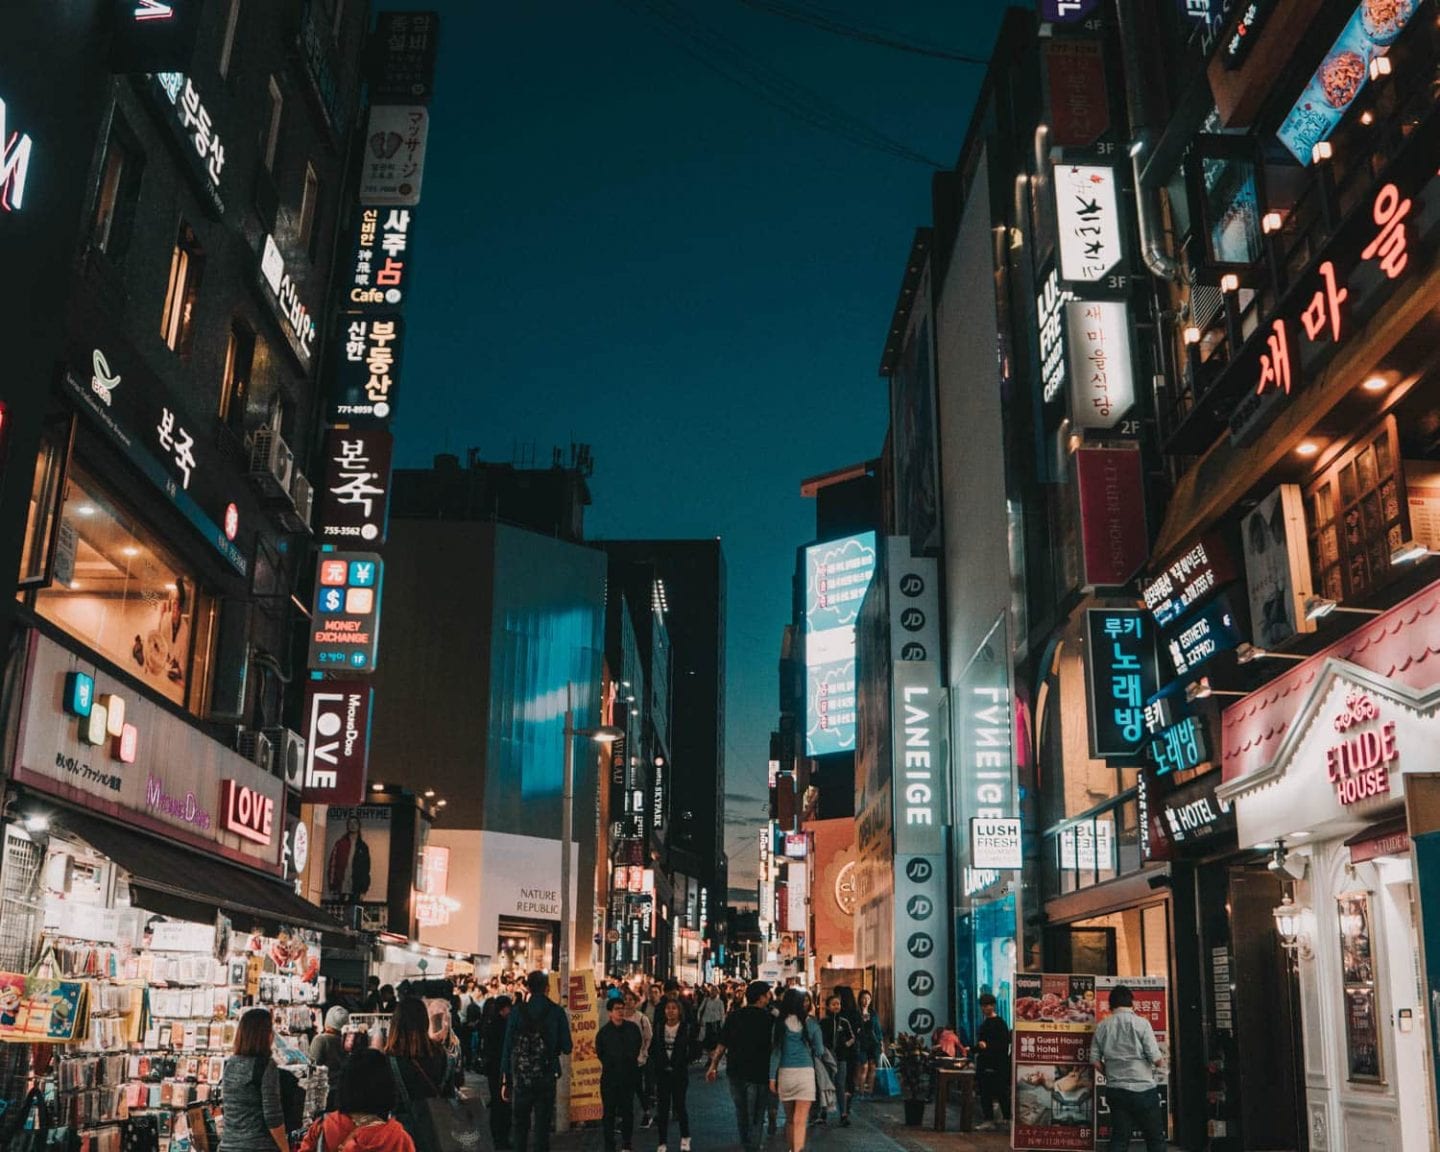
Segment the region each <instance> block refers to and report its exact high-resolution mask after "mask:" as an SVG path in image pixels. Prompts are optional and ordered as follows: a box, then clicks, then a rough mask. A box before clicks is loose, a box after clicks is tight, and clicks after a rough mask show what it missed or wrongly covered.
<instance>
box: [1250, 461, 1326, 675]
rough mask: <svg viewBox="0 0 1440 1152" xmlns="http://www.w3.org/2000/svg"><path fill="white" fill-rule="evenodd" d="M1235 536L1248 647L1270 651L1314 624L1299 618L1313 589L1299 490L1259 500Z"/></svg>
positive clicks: (1285, 487) (1290, 487)
mask: <svg viewBox="0 0 1440 1152" xmlns="http://www.w3.org/2000/svg"><path fill="white" fill-rule="evenodd" d="M1240 536H1241V539H1242V540H1243V541H1244V545H1245V582H1246V584H1247V586H1248V587H1249V590H1250V631H1251V633H1252V639H1253V640H1254V642H1255V643H1256V644H1258V645H1259V646H1260V647H1262V648H1274V647H1275V646H1276V645H1279V644H1283V643H1284V642H1285V641H1286V640H1288V639H1290V637H1292V636H1294V635H1295V634H1296V633H1297V632H1313V631H1314V630H1315V625H1314V623H1313V622H1312V621H1310V620H1307V619H1306V618H1305V601H1306V599H1307V598H1308V597H1309V596H1310V595H1311V594H1312V592H1313V591H1314V590H1313V588H1312V587H1311V582H1310V549H1309V545H1308V543H1307V541H1306V535H1305V501H1304V497H1303V496H1302V495H1301V493H1300V488H1299V485H1296V484H1282V485H1280V487H1278V488H1276V489H1275V490H1274V491H1273V492H1271V493H1270V494H1269V495H1268V496H1266V497H1265V499H1263V500H1261V501H1260V503H1259V504H1258V505H1256V507H1255V509H1254V511H1252V512H1251V513H1250V514H1249V515H1248V516H1246V517H1245V519H1244V521H1243V522H1242V524H1241V526H1240Z"/></svg>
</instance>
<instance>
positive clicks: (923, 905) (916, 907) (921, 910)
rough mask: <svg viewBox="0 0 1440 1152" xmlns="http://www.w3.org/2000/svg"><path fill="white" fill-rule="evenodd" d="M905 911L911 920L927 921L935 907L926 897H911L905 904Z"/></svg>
mask: <svg viewBox="0 0 1440 1152" xmlns="http://www.w3.org/2000/svg"><path fill="white" fill-rule="evenodd" d="M905 911H906V912H907V913H909V915H910V919H912V920H928V919H930V913H932V912H934V911H935V905H934V904H933V903H932V902H931V900H930V897H928V896H923V895H917V896H911V897H910V899H909V900H907V901H906V903H905Z"/></svg>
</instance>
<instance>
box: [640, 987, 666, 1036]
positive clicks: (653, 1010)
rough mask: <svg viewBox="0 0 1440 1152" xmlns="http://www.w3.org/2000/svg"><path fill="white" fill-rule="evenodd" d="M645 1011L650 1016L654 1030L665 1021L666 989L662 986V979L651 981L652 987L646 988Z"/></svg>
mask: <svg viewBox="0 0 1440 1152" xmlns="http://www.w3.org/2000/svg"><path fill="white" fill-rule="evenodd" d="M643 1011H644V1013H645V1015H646V1016H648V1017H650V1026H651V1028H652V1030H653V1029H658V1028H659V1027H660V1025H661V1024H663V1023H665V989H664V988H662V987H661V986H660V981H658V980H652V981H650V987H649V988H647V989H646V990H645V1007H644V1009H643Z"/></svg>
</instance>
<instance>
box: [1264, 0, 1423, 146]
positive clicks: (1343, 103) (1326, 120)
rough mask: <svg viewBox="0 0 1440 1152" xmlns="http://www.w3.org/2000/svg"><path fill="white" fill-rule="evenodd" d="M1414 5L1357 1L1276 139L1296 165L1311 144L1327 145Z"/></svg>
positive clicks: (1399, 0) (1398, 0)
mask: <svg viewBox="0 0 1440 1152" xmlns="http://www.w3.org/2000/svg"><path fill="white" fill-rule="evenodd" d="M1418 6H1419V5H1418V3H1417V2H1416V0H1384V2H1378V3H1377V2H1376V0H1362V3H1360V4H1358V5H1356V8H1355V12H1354V14H1353V15H1352V16H1351V17H1350V19H1349V21H1348V22H1347V23H1346V25H1345V27H1344V28H1343V29H1342V30H1341V32H1340V35H1339V36H1337V37H1336V38H1335V43H1333V44H1332V45H1331V46H1330V51H1329V52H1327V53H1326V54H1325V59H1324V60H1322V61H1321V62H1320V67H1319V68H1317V69H1315V74H1314V75H1313V76H1311V77H1310V82H1309V83H1308V84H1307V85H1305V90H1304V91H1303V92H1301V93H1300V99H1299V100H1297V101H1295V104H1294V106H1293V107H1291V109H1290V113H1289V115H1288V116H1286V117H1285V122H1284V123H1283V124H1281V125H1280V128H1279V131H1277V132H1276V133H1275V135H1276V136H1277V137H1278V138H1279V140H1280V143H1282V144H1284V145H1285V147H1286V148H1288V149H1289V150H1290V153H1291V155H1293V156H1294V157H1295V159H1297V160H1299V161H1300V163H1301V164H1309V163H1310V162H1311V160H1312V158H1313V155H1314V149H1315V145H1316V144H1318V143H1320V142H1321V141H1322V140H1328V139H1329V138H1330V134H1331V133H1332V132H1334V131H1335V128H1336V126H1337V125H1338V124H1339V123H1340V121H1341V120H1343V119H1344V118H1345V112H1346V110H1347V109H1348V108H1349V107H1350V105H1351V104H1353V103H1354V102H1355V98H1356V97H1357V96H1359V95H1360V92H1361V90H1362V89H1363V88H1364V87H1365V84H1366V82H1367V81H1368V80H1369V78H1370V61H1372V60H1375V59H1378V58H1379V57H1381V56H1384V55H1385V54H1386V53H1388V52H1389V51H1390V45H1392V44H1393V43H1395V41H1396V40H1397V39H1399V37H1400V33H1401V32H1403V31H1404V30H1405V25H1406V24H1408V23H1409V21H1410V17H1411V16H1413V15H1414V13H1415V9H1416V8H1417V7H1418Z"/></svg>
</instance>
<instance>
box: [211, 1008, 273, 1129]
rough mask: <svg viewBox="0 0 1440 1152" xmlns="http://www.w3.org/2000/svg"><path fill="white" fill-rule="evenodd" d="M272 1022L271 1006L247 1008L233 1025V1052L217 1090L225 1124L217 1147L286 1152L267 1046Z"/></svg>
mask: <svg viewBox="0 0 1440 1152" xmlns="http://www.w3.org/2000/svg"><path fill="white" fill-rule="evenodd" d="M274 1043H275V1024H274V1021H273V1020H271V1018H270V1009H268V1008H251V1009H250V1010H249V1011H247V1012H246V1013H245V1014H244V1015H243V1016H241V1017H240V1023H239V1025H238V1026H237V1027H236V1029H235V1054H234V1055H233V1056H232V1057H231V1058H230V1059H229V1060H227V1061H225V1075H224V1079H223V1081H222V1090H223V1092H224V1099H225V1129H224V1132H223V1134H222V1135H221V1137H220V1152H276V1150H277V1149H278V1150H279V1152H290V1137H289V1134H288V1133H287V1132H286V1130H285V1109H284V1106H283V1104H282V1101H281V1096H280V1069H279V1068H277V1067H276V1066H275V1061H274V1059H273V1058H272V1057H271V1054H270V1050H271V1048H272V1046H273V1045H274Z"/></svg>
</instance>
